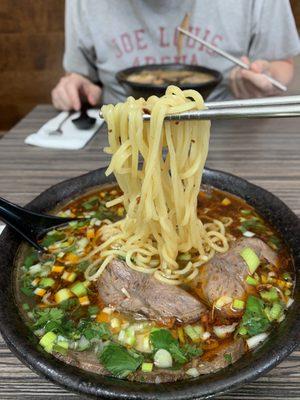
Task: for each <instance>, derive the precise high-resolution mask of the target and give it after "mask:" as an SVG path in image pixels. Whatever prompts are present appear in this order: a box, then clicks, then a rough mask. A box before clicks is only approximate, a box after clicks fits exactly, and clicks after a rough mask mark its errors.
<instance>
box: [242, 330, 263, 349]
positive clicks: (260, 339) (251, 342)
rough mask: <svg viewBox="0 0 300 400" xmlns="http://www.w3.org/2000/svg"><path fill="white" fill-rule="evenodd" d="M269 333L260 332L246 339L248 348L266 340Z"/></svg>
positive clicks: (252, 347)
mask: <svg viewBox="0 0 300 400" xmlns="http://www.w3.org/2000/svg"><path fill="white" fill-rule="evenodd" d="M268 336H269V335H268V334H267V333H260V334H259V335H255V336H252V337H251V338H249V339H247V340H246V342H247V345H248V347H249V349H250V350H251V349H254V348H255V347H257V346H258V345H259V344H260V343H261V342H263V341H264V340H266V338H267V337H268Z"/></svg>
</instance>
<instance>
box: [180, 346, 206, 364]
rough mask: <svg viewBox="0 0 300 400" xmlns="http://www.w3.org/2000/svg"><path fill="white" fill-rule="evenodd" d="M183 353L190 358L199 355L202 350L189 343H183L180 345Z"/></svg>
mask: <svg viewBox="0 0 300 400" xmlns="http://www.w3.org/2000/svg"><path fill="white" fill-rule="evenodd" d="M182 350H183V352H184V355H185V356H186V357H187V358H188V359H189V360H190V359H191V358H193V357H199V356H201V355H202V354H203V350H202V349H200V348H199V347H196V346H194V345H191V344H188V343H186V344H184V345H183V346H182Z"/></svg>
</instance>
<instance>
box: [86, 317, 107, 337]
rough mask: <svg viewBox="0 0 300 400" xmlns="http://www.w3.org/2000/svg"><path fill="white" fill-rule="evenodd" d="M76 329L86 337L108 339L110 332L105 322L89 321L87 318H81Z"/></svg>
mask: <svg viewBox="0 0 300 400" xmlns="http://www.w3.org/2000/svg"><path fill="white" fill-rule="evenodd" d="M78 331H79V332H80V333H81V334H82V335H83V336H84V337H85V338H86V339H87V340H91V339H94V338H98V339H109V338H110V337H111V332H110V330H109V327H108V324H107V323H106V322H91V321H89V320H88V319H86V320H81V322H80V324H79V326H78Z"/></svg>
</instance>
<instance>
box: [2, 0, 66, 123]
mask: <svg viewBox="0 0 300 400" xmlns="http://www.w3.org/2000/svg"><path fill="white" fill-rule="evenodd" d="M63 31H64V1H63V0H0V130H4V129H8V128H9V127H11V126H12V125H13V124H15V123H16V121H18V120H19V119H20V118H21V117H22V116H24V115H25V114H26V113H27V112H28V111H30V110H31V109H32V108H33V107H34V106H35V105H36V104H37V103H49V102H50V90H51V88H52V87H53V86H54V84H55V82H56V81H57V80H58V78H59V76H60V75H61V74H62V72H63V71H62V67H61V58H62V53H63V46H64V32H63Z"/></svg>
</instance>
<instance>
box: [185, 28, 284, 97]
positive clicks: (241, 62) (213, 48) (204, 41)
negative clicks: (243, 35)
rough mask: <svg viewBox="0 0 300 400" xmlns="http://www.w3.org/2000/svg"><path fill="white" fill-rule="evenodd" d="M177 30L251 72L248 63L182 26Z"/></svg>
mask: <svg viewBox="0 0 300 400" xmlns="http://www.w3.org/2000/svg"><path fill="white" fill-rule="evenodd" d="M177 30H178V31H179V32H181V33H182V34H184V35H186V36H188V37H190V38H191V39H194V40H196V42H199V43H202V44H203V46H205V47H207V48H209V49H210V50H213V51H214V52H215V53H218V54H219V55H220V56H222V57H224V58H227V60H230V61H232V62H233V63H234V64H236V65H239V66H240V67H241V68H244V69H247V70H250V66H249V65H248V64H246V63H244V62H243V61H241V60H240V59H239V58H236V57H234V56H232V55H231V54H229V53H227V51H224V50H221V49H219V48H218V47H216V46H214V45H213V44H211V43H208V42H207V41H206V40H203V39H200V38H199V37H198V36H196V35H194V34H192V33H190V32H188V31H187V30H185V29H183V28H181V27H180V26H178V27H177ZM261 74H262V75H264V76H265V77H266V78H267V79H268V81H269V82H271V83H272V85H273V86H275V87H276V88H277V89H280V90H282V91H283V92H286V91H287V87H286V86H285V85H283V84H282V83H280V82H279V81H277V80H276V79H274V78H272V77H271V76H269V75H267V74H264V73H261Z"/></svg>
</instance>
